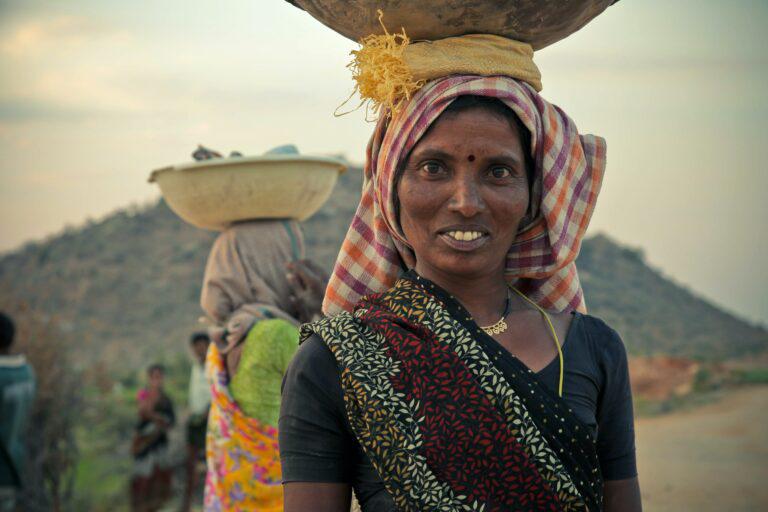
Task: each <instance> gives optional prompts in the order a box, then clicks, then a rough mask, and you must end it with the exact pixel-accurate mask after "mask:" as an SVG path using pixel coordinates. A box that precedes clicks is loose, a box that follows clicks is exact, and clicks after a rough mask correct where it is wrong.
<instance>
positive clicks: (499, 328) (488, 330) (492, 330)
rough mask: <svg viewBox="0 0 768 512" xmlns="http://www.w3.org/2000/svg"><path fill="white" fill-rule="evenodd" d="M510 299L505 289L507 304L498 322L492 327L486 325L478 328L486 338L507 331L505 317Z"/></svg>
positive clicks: (508, 292)
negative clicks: (483, 332)
mask: <svg viewBox="0 0 768 512" xmlns="http://www.w3.org/2000/svg"><path fill="white" fill-rule="evenodd" d="M510 299H511V293H510V291H509V288H507V303H506V305H505V306H504V313H503V314H502V315H501V318H500V319H499V321H498V322H496V323H495V324H493V325H488V326H485V327H483V326H482V325H481V326H480V328H481V329H482V330H484V331H485V334H487V335H488V336H493V335H494V334H501V333H503V332H504V331H506V330H507V327H508V325H507V322H506V319H507V315H509V308H510V305H511V302H512V301H511V300H510Z"/></svg>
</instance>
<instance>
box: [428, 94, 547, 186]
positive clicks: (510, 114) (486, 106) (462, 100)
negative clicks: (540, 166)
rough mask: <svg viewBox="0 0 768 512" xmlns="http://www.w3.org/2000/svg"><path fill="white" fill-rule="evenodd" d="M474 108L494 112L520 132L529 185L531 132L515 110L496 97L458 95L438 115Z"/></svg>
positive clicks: (530, 173) (529, 183) (533, 170)
mask: <svg viewBox="0 0 768 512" xmlns="http://www.w3.org/2000/svg"><path fill="white" fill-rule="evenodd" d="M475 108H480V109H483V110H485V111H486V112H490V113H491V114H495V115H497V116H499V117H500V118H502V119H506V120H507V121H509V124H510V125H511V126H512V127H513V128H515V130H516V131H517V133H519V134H520V139H521V140H520V145H521V146H522V148H523V153H524V156H525V173H526V175H527V176H528V185H529V186H531V185H532V184H533V178H534V172H535V165H534V161H533V155H531V132H530V130H528V127H526V126H525V125H524V124H523V122H522V121H521V120H520V118H519V117H518V115H517V114H515V111H514V110H512V109H511V108H509V107H508V106H507V105H506V103H504V102H503V101H501V100H500V99H498V98H493V97H490V96H475V95H465V96H459V97H458V98H456V99H455V100H454V101H453V103H451V104H450V105H448V107H447V108H446V109H445V110H443V112H442V114H440V117H442V116H444V115H446V114H448V115H451V114H459V113H461V112H466V111H467V110H472V109H475ZM438 119H439V117H438ZM435 122H437V120H435ZM434 124H435V123H432V126H434Z"/></svg>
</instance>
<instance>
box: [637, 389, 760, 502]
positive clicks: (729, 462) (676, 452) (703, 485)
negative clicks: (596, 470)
mask: <svg viewBox="0 0 768 512" xmlns="http://www.w3.org/2000/svg"><path fill="white" fill-rule="evenodd" d="M636 432H637V451H638V468H639V472H640V485H641V487H642V490H643V505H644V510H645V511H646V512H687V511H696V512H709V511H713V512H714V511H718V512H720V511H727V512H747V511H750V512H752V511H768V386H755V387H749V388H742V389H739V390H736V391H729V392H728V393H727V394H725V395H724V396H723V398H722V399H721V400H719V401H717V402H716V403H713V404H710V405H706V406H703V407H699V408H696V409H693V410H690V411H682V412H679V413H673V414H669V415H665V416H660V417H656V418H642V419H640V420H638V422H637V426H636Z"/></svg>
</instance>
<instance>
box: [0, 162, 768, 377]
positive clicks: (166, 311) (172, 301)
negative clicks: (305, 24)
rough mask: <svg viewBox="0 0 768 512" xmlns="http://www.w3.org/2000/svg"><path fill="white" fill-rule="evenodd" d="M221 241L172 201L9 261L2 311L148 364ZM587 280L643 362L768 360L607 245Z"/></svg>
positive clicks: (347, 196)
mask: <svg viewBox="0 0 768 512" xmlns="http://www.w3.org/2000/svg"><path fill="white" fill-rule="evenodd" d="M361 181H362V180H361V172H360V170H359V169H351V170H350V171H349V172H348V173H346V174H345V175H344V176H342V178H341V180H340V182H339V186H338V187H337V188H336V190H335V191H334V194H333V196H332V197H331V199H330V200H329V202H328V203H327V204H326V205H325V207H324V208H323V209H322V210H321V211H320V212H319V213H318V214H317V215H315V216H314V217H313V218H312V219H310V220H309V221H308V222H307V223H305V233H306V235H307V241H308V245H309V247H310V254H311V255H312V256H313V257H314V258H315V259H317V260H318V261H320V262H321V263H322V264H323V265H325V266H326V267H328V268H330V266H331V265H332V263H333V260H334V258H335V256H336V253H337V251H338V247H339V245H340V242H341V239H342V238H343V236H344V234H345V232H346V229H347V227H348V225H349V220H350V218H351V216H352V214H353V212H354V210H355V207H356V206H357V200H358V197H359V191H360V186H361ZM214 236H215V235H214V234H213V233H209V232H205V231H201V230H198V229H195V228H192V227H190V226H188V225H186V224H184V223H183V222H182V221H181V220H179V219H178V218H177V217H176V216H175V215H174V214H173V213H172V212H171V211H170V210H169V209H168V208H167V206H166V205H165V204H164V203H163V202H162V201H160V202H159V203H157V204H156V205H153V206H149V207H145V208H139V209H137V208H134V209H128V210H121V211H118V212H117V213H115V214H113V215H110V216H109V217H107V218H105V219H104V220H102V221H100V222H98V223H90V224H88V225H86V226H84V227H82V228H79V229H71V230H68V231H66V232H65V233H63V234H61V235H60V236H57V237H54V238H51V239H48V240H46V241H42V242H38V243H34V244H29V245H27V246H25V247H23V248H22V249H20V250H18V251H16V252H14V253H11V254H7V255H5V256H3V257H2V258H0V304H2V303H3V301H8V300H18V299H21V300H24V301H26V302H28V303H29V304H30V305H31V306H32V307H34V308H35V309H39V310H41V311H44V312H47V313H50V314H55V315H57V316H59V317H60V319H61V321H62V323H63V325H64V326H66V327H67V328H68V329H70V330H71V331H72V332H73V333H74V334H75V335H76V337H77V339H79V340H80V343H82V350H80V351H79V353H80V354H81V360H82V361H83V362H84V363H86V362H88V361H91V360H93V359H95V358H98V359H100V360H102V361H104V362H105V363H107V364H108V365H110V366H111V365H113V364H120V365H129V366H134V365H137V364H143V363H144V362H146V361H147V360H148V358H154V357H157V352H158V350H159V351H160V352H163V351H167V350H179V349H181V348H182V347H184V343H185V340H186V339H187V336H188V334H189V332H190V331H191V330H193V329H195V328H199V324H197V323H196V319H197V318H198V316H199V315H200V308H199V306H198V297H199V293H200V284H201V279H202V272H203V267H204V265H205V259H206V257H207V254H208V250H209V248H210V245H211V243H212V241H213V239H214ZM578 263H579V268H580V272H581V277H582V281H583V284H584V288H585V292H586V296H587V302H588V305H589V307H590V312H591V313H592V314H595V315H597V316H600V317H602V318H604V319H605V320H606V321H607V322H608V323H609V324H610V325H612V326H613V327H614V328H616V329H617V330H618V331H619V332H620V333H621V334H622V336H623V337H624V339H625V341H626V343H627V345H628V347H629V349H630V351H631V352H633V353H640V354H647V353H658V352H665V353H671V354H677V355H683V356H691V357H702V358H718V359H720V358H726V357H732V356H739V355H743V354H747V353H751V352H755V351H760V350H765V349H766V348H768V332H766V330H765V329H763V328H759V327H755V326H751V325H749V324H747V323H745V322H744V321H742V320H740V319H738V318H736V317H734V316H732V315H730V314H728V313H726V312H724V311H722V310H720V309H718V308H717V307H716V306H714V305H712V304H710V303H708V302H706V301H704V300H702V299H700V298H698V297H697V296H696V295H695V294H693V293H692V292H690V291H688V290H686V289H684V288H682V287H680V286H678V285H676V284H675V283H673V282H671V281H670V280H668V279H666V278H665V277H664V276H662V275H661V274H660V273H659V272H657V271H655V270H654V269H652V268H650V267H649V266H648V265H647V264H646V263H645V261H644V260H643V257H642V255H641V254H640V253H639V252H638V251H634V250H631V249H627V248H625V247H622V246H620V245H618V244H616V243H615V242H613V241H612V240H610V239H609V238H607V237H605V236H597V237H593V238H591V239H589V240H587V241H585V243H584V246H583V250H582V254H581V256H580V257H579V262H578Z"/></svg>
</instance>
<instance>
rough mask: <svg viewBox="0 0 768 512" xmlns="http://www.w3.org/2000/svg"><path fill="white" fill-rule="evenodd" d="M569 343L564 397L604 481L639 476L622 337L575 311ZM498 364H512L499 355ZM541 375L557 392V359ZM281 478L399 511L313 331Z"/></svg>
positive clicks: (298, 379)
mask: <svg viewBox="0 0 768 512" xmlns="http://www.w3.org/2000/svg"><path fill="white" fill-rule="evenodd" d="M574 315H575V316H574V318H573V321H572V322H571V326H570V328H569V330H568V334H567V336H566V339H565V341H564V343H563V347H562V348H563V360H564V370H565V372H564V377H563V379H564V380H563V399H564V400H565V402H566V403H567V404H568V405H570V406H571V408H572V409H573V411H574V413H575V415H576V416H577V417H578V418H579V419H580V420H581V421H582V422H583V423H584V424H586V425H587V426H589V428H590V430H591V432H592V435H593V436H594V437H596V438H597V453H598V457H599V460H600V467H601V471H602V474H603V479H605V480H621V479H625V478H632V477H635V476H637V468H636V463H635V435H634V420H633V412H632V393H631V390H630V385H629V372H628V368H627V355H626V351H625V349H624V344H623V343H622V341H621V338H620V337H619V335H618V334H617V333H616V332H615V331H614V330H613V329H611V328H610V327H608V326H607V325H606V324H605V323H604V322H603V321H602V320H600V319H598V318H595V317H593V316H589V315H582V314H580V313H574ZM497 364H498V365H499V366H500V367H501V369H502V370H504V368H503V366H504V365H505V364H508V363H506V362H505V359H504V358H501V359H500V360H499V361H498V362H497ZM536 376H537V377H538V379H539V380H540V381H541V382H542V383H543V384H544V385H545V386H546V387H547V388H549V389H550V390H551V391H552V393H554V394H556V393H557V384H558V378H559V362H558V359H557V358H555V359H554V360H553V361H552V362H551V363H550V364H549V365H547V366H546V367H545V368H544V369H542V370H541V371H539V372H538V373H537V374H536ZM279 437H280V458H281V461H282V468H283V482H284V483H287V482H336V483H348V484H350V485H351V486H352V487H353V488H354V490H355V495H356V496H357V499H358V501H359V502H360V505H361V508H362V510H363V512H390V511H394V510H396V508H395V506H394V503H393V502H392V499H391V497H390V496H389V494H388V493H387V491H386V490H385V489H384V486H383V484H382V482H381V479H380V478H379V476H378V474H377V473H376V471H375V469H374V468H373V466H372V465H371V463H370V461H369V459H368V457H367V456H366V455H365V453H364V452H363V450H362V448H361V447H360V445H359V443H358V442H357V440H356V438H355V436H354V434H353V433H352V430H351V427H350V425H349V421H348V419H347V415H346V411H345V408H344V398H343V393H342V389H341V381H340V376H339V369H338V367H337V365H336V359H335V358H334V357H333V354H332V353H331V351H330V349H329V348H328V347H327V346H326V345H325V343H324V342H323V340H322V339H320V338H319V337H317V336H313V337H312V338H310V339H308V340H307V341H306V342H304V343H303V344H302V345H301V347H300V348H299V350H298V352H297V353H296V355H295V356H294V358H293V360H292V362H291V364H290V366H289V368H288V371H287V373H286V375H285V377H284V379H283V399H282V405H281V410H280V422H279Z"/></svg>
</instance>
